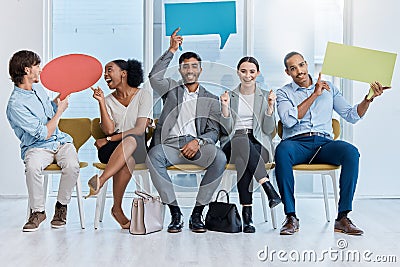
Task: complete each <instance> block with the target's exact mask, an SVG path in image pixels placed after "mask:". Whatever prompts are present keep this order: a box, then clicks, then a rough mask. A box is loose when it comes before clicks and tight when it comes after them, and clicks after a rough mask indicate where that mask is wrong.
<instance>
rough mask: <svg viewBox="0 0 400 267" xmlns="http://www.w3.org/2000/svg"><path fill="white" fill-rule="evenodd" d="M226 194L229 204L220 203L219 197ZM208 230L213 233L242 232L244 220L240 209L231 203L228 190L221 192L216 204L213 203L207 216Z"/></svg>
mask: <svg viewBox="0 0 400 267" xmlns="http://www.w3.org/2000/svg"><path fill="white" fill-rule="evenodd" d="M221 192H224V193H225V194H226V197H227V203H225V202H218V196H219V194H220V193H221ZM205 223H206V228H207V229H208V230H211V231H217V232H225V233H238V232H241V231H242V220H241V218H240V215H239V212H238V209H237V208H236V205H235V204H233V203H229V194H228V192H227V191H226V190H219V192H218V194H217V197H216V199H215V201H214V202H211V203H210V204H209V207H208V212H207V215H206V220H205Z"/></svg>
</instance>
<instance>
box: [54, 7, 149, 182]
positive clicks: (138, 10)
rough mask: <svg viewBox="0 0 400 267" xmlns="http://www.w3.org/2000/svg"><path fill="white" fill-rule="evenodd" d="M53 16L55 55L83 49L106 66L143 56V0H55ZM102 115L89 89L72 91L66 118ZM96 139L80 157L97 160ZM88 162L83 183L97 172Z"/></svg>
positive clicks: (83, 149) (100, 84) (77, 51)
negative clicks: (77, 91) (121, 60)
mask: <svg viewBox="0 0 400 267" xmlns="http://www.w3.org/2000/svg"><path fill="white" fill-rule="evenodd" d="M52 19H53V20H52V34H51V37H52V40H51V43H52V47H51V49H52V51H51V54H52V57H53V58H56V57H58V56H61V55H66V54H71V53H83V54H87V55H91V56H93V57H95V58H97V59H98V60H99V61H100V62H101V63H102V65H103V66H104V65H105V64H106V63H107V62H109V61H111V60H114V59H119V58H121V59H128V58H135V59H137V60H139V61H142V60H143V1H130V0H123V1H118V3H116V2H113V1H108V0H86V1H80V0H53V10H52ZM65 71H68V70H65ZM73 78H74V77H71V79H73ZM96 86H100V87H101V88H102V89H103V90H104V93H105V94H109V93H110V90H109V89H108V87H107V84H106V83H105V82H104V80H103V78H101V79H100V81H99V82H97V83H96ZM99 116H100V113H99V106H98V103H97V101H96V100H95V99H93V97H92V91H91V90H90V89H89V90H84V91H82V92H79V93H74V94H72V95H71V97H70V101H69V107H68V109H67V110H66V111H65V112H64V114H63V117H66V118H68V117H69V118H71V117H88V118H95V117H99ZM93 142H94V140H93V139H90V140H89V141H88V142H87V143H86V144H85V145H84V146H83V147H82V148H81V149H80V152H79V158H80V160H81V161H87V162H90V163H91V162H96V161H98V159H97V150H96V148H95V147H94V146H93ZM89 166H90V167H87V168H84V169H82V170H81V179H82V183H83V184H86V181H87V180H88V179H89V178H90V176H92V175H93V174H94V173H95V170H94V169H93V168H92V167H91V165H89ZM53 188H54V187H53ZM84 189H86V188H85V187H84ZM54 190H57V189H56V188H54Z"/></svg>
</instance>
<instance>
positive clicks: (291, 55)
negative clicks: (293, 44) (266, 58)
mask: <svg viewBox="0 0 400 267" xmlns="http://www.w3.org/2000/svg"><path fill="white" fill-rule="evenodd" d="M296 55H299V56H301V57H302V59H304V57H303V55H302V54H300V53H299V52H296V51H292V52H290V53H288V54H287V55H286V56H285V58H284V59H283V64H284V65H285V69H287V68H288V66H287V61H288V59H289V58H291V57H293V56H296Z"/></svg>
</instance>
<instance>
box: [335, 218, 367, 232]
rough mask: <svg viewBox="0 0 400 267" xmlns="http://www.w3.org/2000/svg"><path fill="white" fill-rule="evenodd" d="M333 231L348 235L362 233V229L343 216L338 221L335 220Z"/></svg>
mask: <svg viewBox="0 0 400 267" xmlns="http://www.w3.org/2000/svg"><path fill="white" fill-rule="evenodd" d="M335 232H338V233H345V234H348V235H362V234H363V233H364V231H363V230H361V229H360V228H358V227H357V226H355V225H354V223H353V222H352V221H351V220H350V219H349V218H347V217H343V218H342V219H340V220H339V221H337V220H335Z"/></svg>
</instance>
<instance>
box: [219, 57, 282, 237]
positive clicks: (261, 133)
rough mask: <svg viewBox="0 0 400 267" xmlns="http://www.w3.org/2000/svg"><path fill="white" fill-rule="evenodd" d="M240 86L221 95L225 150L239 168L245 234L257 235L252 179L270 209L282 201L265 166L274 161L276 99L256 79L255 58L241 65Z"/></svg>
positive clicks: (222, 141) (256, 66) (256, 65)
mask: <svg viewBox="0 0 400 267" xmlns="http://www.w3.org/2000/svg"><path fill="white" fill-rule="evenodd" d="M237 74H238V76H239V79H240V84H239V85H238V86H237V87H236V88H235V89H234V90H233V91H231V92H229V93H228V92H227V91H226V92H225V93H224V94H222V95H221V97H220V100H221V109H222V115H221V124H222V129H221V132H222V136H221V147H222V150H223V151H224V152H225V154H226V156H227V159H228V161H229V159H230V162H231V163H233V164H235V166H236V171H237V177H238V183H237V188H238V192H239V201H240V204H241V205H242V218H243V232H245V233H254V232H255V227H254V224H253V221H252V186H251V185H252V178H253V176H254V177H255V179H256V180H257V181H258V182H259V183H260V184H261V185H262V187H263V189H264V190H265V192H266V194H267V196H268V199H269V206H270V207H271V208H272V207H275V206H276V205H278V204H279V203H281V199H280V197H279V195H278V194H277V192H276V191H275V189H274V188H273V186H272V184H271V183H270V181H269V177H268V174H267V172H266V170H265V162H269V161H272V159H273V153H272V133H273V132H274V131H275V124H276V123H275V114H274V107H275V99H276V95H275V93H274V92H273V91H272V90H271V91H270V92H266V91H263V90H261V89H260V88H259V87H258V85H257V83H256V78H257V76H258V75H259V74H260V69H259V64H258V62H257V60H256V59H255V58H253V57H244V58H242V59H241V60H240V61H239V63H238V65H237Z"/></svg>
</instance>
